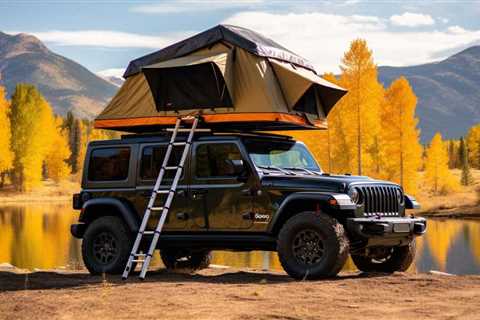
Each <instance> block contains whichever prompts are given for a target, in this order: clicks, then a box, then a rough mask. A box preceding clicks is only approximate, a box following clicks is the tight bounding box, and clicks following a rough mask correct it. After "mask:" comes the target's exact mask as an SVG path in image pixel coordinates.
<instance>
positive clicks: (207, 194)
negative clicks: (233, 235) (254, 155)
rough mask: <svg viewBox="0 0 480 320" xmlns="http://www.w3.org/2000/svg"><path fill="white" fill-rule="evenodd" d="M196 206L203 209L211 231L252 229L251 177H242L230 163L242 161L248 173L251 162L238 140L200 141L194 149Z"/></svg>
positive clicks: (194, 202) (193, 181) (191, 188)
mask: <svg viewBox="0 0 480 320" xmlns="http://www.w3.org/2000/svg"><path fill="white" fill-rule="evenodd" d="M192 157H193V159H195V160H194V161H193V162H192V164H193V165H192V184H191V186H190V195H191V200H192V201H193V206H194V207H196V208H198V210H203V211H204V213H205V216H206V218H207V220H206V224H207V228H208V230H211V231H222V230H234V229H248V228H250V227H251V226H252V224H253V220H252V215H253V214H252V212H253V210H252V209H253V197H252V194H251V188H250V184H251V183H252V182H251V178H250V177H249V175H247V176H245V177H239V176H238V175H237V174H234V172H232V168H231V167H229V165H228V162H227V161H232V160H242V161H243V163H244V165H245V170H246V172H248V171H250V172H251V169H249V168H248V163H247V161H246V159H244V156H243V155H242V152H241V148H240V144H239V143H238V141H228V142H223V141H222V142H212V141H209V142H197V143H195V144H194V148H193V155H192Z"/></svg>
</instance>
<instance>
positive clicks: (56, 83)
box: [0, 32, 118, 119]
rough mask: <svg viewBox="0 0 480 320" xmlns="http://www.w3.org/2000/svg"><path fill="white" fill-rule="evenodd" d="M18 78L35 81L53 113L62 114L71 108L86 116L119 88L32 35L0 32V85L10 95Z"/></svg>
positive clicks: (93, 113) (22, 80)
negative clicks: (50, 48) (55, 51)
mask: <svg viewBox="0 0 480 320" xmlns="http://www.w3.org/2000/svg"><path fill="white" fill-rule="evenodd" d="M19 82H27V83H32V84H34V85H36V86H37V87H38V89H39V90H40V91H41V92H42V94H43V95H44V96H45V98H46V99H47V100H48V101H49V102H50V104H51V105H52V107H53V109H54V111H55V113H57V114H59V115H65V114H66V113H67V112H68V111H70V110H71V111H72V112H73V113H74V114H75V115H77V116H79V117H82V118H89V119H91V118H93V117H94V116H95V115H96V114H98V113H99V112H100V111H101V110H102V109H103V108H104V107H105V104H106V103H107V102H108V101H109V99H110V98H111V97H112V96H113V95H114V94H115V92H116V91H117V90H118V87H117V86H115V85H113V84H111V83H109V82H108V81H105V80H104V79H102V78H100V77H98V76H97V75H95V74H93V73H92V72H90V71H89V70H87V69H86V68H85V67H83V66H81V65H80V64H78V63H76V62H74V61H72V60H70V59H67V58H65V57H62V56H60V55H58V54H55V53H53V52H52V51H50V50H49V49H48V48H47V47H46V46H45V45H44V44H43V43H42V42H41V41H40V40H38V39H37V38H35V37H34V36H31V35H28V34H24V33H21V34H17V35H8V34H5V33H2V32H0V85H2V86H5V87H6V88H7V92H8V94H9V95H11V94H12V93H13V91H14V90H15V85H16V84H17V83H19Z"/></svg>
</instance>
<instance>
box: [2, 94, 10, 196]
mask: <svg viewBox="0 0 480 320" xmlns="http://www.w3.org/2000/svg"><path fill="white" fill-rule="evenodd" d="M9 108H10V104H9V102H8V101H7V99H6V98H5V88H3V87H2V86H0V187H2V186H3V183H4V179H5V172H6V171H7V170H9V169H10V168H11V167H12V163H13V153H12V150H11V148H10V138H11V132H10V122H9V121H8V112H9Z"/></svg>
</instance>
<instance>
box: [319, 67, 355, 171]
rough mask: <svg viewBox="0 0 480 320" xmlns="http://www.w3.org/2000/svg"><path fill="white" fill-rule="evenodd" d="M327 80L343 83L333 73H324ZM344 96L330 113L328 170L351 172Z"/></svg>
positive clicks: (346, 107) (346, 108)
mask: <svg viewBox="0 0 480 320" xmlns="http://www.w3.org/2000/svg"><path fill="white" fill-rule="evenodd" d="M323 78H325V79H326V80H328V81H330V82H332V83H335V84H337V85H340V86H341V85H342V83H341V81H340V80H339V79H337V78H336V77H335V75H334V74H332V73H327V74H324V75H323ZM344 99H345V98H342V99H341V100H340V101H339V102H337V104H336V105H335V107H334V108H333V109H332V110H331V111H330V113H329V114H328V132H327V150H326V151H327V152H328V155H329V156H328V159H329V163H328V164H329V167H328V171H329V172H332V173H347V172H349V173H351V172H353V171H354V170H353V169H354V168H353V166H352V165H353V163H352V161H351V159H352V156H351V152H350V151H351V149H352V148H351V145H349V139H347V135H346V134H347V132H348V128H349V127H348V126H349V124H348V119H346V118H345V114H344V113H345V111H346V110H348V106H346V100H344Z"/></svg>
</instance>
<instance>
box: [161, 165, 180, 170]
mask: <svg viewBox="0 0 480 320" xmlns="http://www.w3.org/2000/svg"><path fill="white" fill-rule="evenodd" d="M178 168H181V167H180V166H172V167H164V169H165V170H177V169H178Z"/></svg>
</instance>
